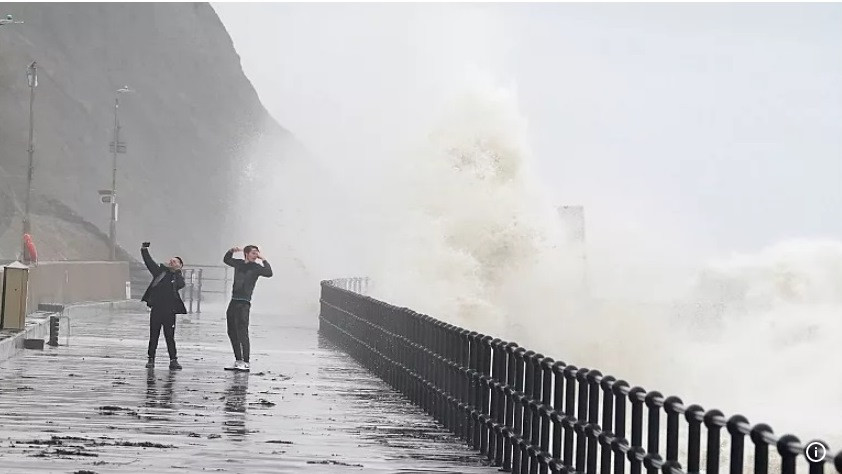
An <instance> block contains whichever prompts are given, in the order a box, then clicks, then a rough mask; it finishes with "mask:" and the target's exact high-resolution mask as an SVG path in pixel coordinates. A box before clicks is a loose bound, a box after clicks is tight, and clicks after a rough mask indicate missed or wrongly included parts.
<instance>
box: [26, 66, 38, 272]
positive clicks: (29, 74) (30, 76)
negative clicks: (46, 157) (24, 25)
mask: <svg viewBox="0 0 842 474" xmlns="http://www.w3.org/2000/svg"><path fill="white" fill-rule="evenodd" d="M26 79H27V82H28V83H29V148H28V149H27V151H28V152H29V169H28V171H27V174H26V204H25V209H24V215H23V233H24V234H31V233H32V232H31V231H32V228H31V226H32V224H31V221H30V216H29V206H30V201H31V199H32V172H33V170H34V165H33V156H34V154H35V146H34V142H33V139H34V133H35V116H34V110H35V109H34V105H35V88H36V87H37V86H38V65H37V64H36V62H35V61H32V64H30V65H29V68H28V69H27V70H26ZM23 255H24V257H25V256H26V255H27V249H26V241H25V240H24V241H23ZM27 260H28V258H27Z"/></svg>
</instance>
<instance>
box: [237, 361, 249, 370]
mask: <svg viewBox="0 0 842 474" xmlns="http://www.w3.org/2000/svg"><path fill="white" fill-rule="evenodd" d="M239 370H240V371H242V372H249V371H250V370H251V367H249V363H248V362H243V363H242V365H240V368H239Z"/></svg>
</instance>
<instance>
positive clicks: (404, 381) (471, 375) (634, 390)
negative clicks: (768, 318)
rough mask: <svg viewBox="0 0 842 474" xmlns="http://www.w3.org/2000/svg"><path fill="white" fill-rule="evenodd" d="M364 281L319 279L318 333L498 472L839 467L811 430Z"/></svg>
mask: <svg viewBox="0 0 842 474" xmlns="http://www.w3.org/2000/svg"><path fill="white" fill-rule="evenodd" d="M367 288H368V280H367V279H364V278H354V279H340V280H331V281H324V282H322V284H321V311H320V316H319V326H320V329H319V330H320V332H321V333H322V334H324V335H325V336H326V337H328V338H329V339H331V340H332V341H333V342H335V343H336V344H337V345H339V346H340V347H341V348H343V349H344V350H345V351H347V352H348V354H350V355H351V356H352V357H353V358H354V359H356V360H357V361H358V362H360V363H361V364H362V365H364V366H365V367H366V368H367V369H368V370H370V371H371V372H373V373H374V374H375V375H377V376H378V377H380V378H382V379H383V380H384V381H385V382H387V383H388V384H389V385H391V386H392V387H393V388H394V389H396V390H398V391H400V392H402V393H403V394H404V395H405V396H406V397H408V399H409V400H410V401H411V402H412V403H414V404H416V405H418V406H420V407H421V408H422V409H424V410H425V411H426V412H427V413H429V414H430V415H432V416H433V417H434V418H435V419H436V420H437V421H438V422H440V423H441V424H443V425H444V426H445V427H446V428H447V429H449V430H450V431H452V432H453V433H455V434H456V435H458V436H459V437H460V438H462V439H463V440H464V441H465V442H466V443H468V444H469V445H470V446H471V447H472V448H474V449H476V450H479V451H480V452H481V453H482V454H483V455H484V456H486V457H488V459H489V460H491V461H492V463H493V465H494V466H497V467H500V468H502V470H503V471H509V472H515V473H523V474H538V473H542V474H543V473H550V472H552V473H587V474H625V473H630V474H640V473H641V472H642V471H643V470H644V469H645V470H646V472H647V474H654V473H657V472H663V473H664V474H679V473H684V472H687V473H699V472H705V473H707V474H718V473H719V472H720V471H725V470H727V471H728V472H730V473H731V474H742V473H743V472H744V470H745V469H746V467H749V468H750V467H752V465H753V471H754V472H755V473H756V474H766V473H769V472H774V473H777V472H780V473H782V474H794V473H795V472H796V470H797V466H798V465H800V464H804V463H805V462H806V465H807V466H808V467H807V469H808V470H809V474H821V473H824V472H825V470H826V469H827V471H828V472H834V470H835V471H836V472H838V473H842V451H840V452H839V453H836V454H835V455H834V454H833V453H831V452H829V448H828V447H827V445H826V444H825V443H823V442H822V441H820V440H815V441H813V440H811V441H810V442H807V443H804V442H802V441H801V440H799V439H798V438H797V437H795V436H793V435H784V436H777V435H775V434H774V432H773V431H772V428H771V427H769V426H768V425H765V424H758V425H751V424H750V423H749V422H748V420H747V419H746V418H745V417H743V416H742V415H734V416H731V417H726V416H725V415H724V414H723V413H722V412H721V411H719V410H707V411H706V410H705V409H703V408H702V407H701V406H699V405H689V406H688V405H685V404H684V402H683V401H682V400H681V399H680V398H678V397H666V396H664V395H662V394H661V393H659V392H657V391H649V392H647V391H646V390H644V389H643V388H641V387H636V386H634V387H633V386H632V385H631V384H629V383H628V382H626V381H624V380H617V379H615V378H614V377H612V376H608V375H603V374H602V373H601V372H600V371H599V370H595V369H587V368H579V367H575V366H573V365H568V364H566V363H564V362H562V361H556V360H553V359H552V358H550V357H545V356H544V355H542V354H537V353H535V352H534V351H530V350H527V349H525V348H523V347H520V346H518V345H517V344H516V343H514V342H507V341H503V340H501V339H499V338H494V337H492V336H488V335H484V334H479V333H477V332H474V331H470V330H467V329H463V328H459V327H456V326H453V325H451V324H447V323H444V322H442V321H439V320H436V319H434V318H432V317H430V316H426V315H423V314H419V313H416V312H414V311H412V310H411V309H408V308H401V307H396V306H392V305H390V304H387V303H384V302H382V301H378V300H376V299H374V298H371V297H369V296H366V295H364V294H361V293H360V292H361V291H362V290H367ZM759 396H762V395H760V394H759ZM829 416H834V415H833V414H829ZM835 416H837V417H839V418H840V422H842V414H836V415H835ZM662 423H665V426H664V425H662ZM644 428H645V429H644ZM703 428H704V429H703ZM703 432H704V438H705V439H704V440H703ZM662 437H663V438H662ZM728 437H730V439H728ZM723 438H725V439H723ZM724 441H728V443H727V445H728V447H729V449H727V450H723V449H722V447H723V445H724V444H725V443H724ZM664 448H665V449H664ZM752 451H753V452H752ZM775 453H777V454H775ZM826 465H828V466H826Z"/></svg>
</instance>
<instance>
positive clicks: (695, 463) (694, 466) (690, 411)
mask: <svg viewBox="0 0 842 474" xmlns="http://www.w3.org/2000/svg"><path fill="white" fill-rule="evenodd" d="M684 417H685V418H686V419H687V423H688V424H689V427H688V428H687V472H699V468H700V467H701V459H702V421H704V417H705V410H704V408H702V407H700V406H699V405H690V406H689V407H687V411H686V412H685V413H684Z"/></svg>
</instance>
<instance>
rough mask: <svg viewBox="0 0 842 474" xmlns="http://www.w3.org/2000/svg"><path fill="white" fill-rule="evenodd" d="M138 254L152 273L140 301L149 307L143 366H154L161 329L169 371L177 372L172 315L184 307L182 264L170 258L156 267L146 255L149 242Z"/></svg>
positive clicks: (155, 263)
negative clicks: (165, 344)
mask: <svg viewBox="0 0 842 474" xmlns="http://www.w3.org/2000/svg"><path fill="white" fill-rule="evenodd" d="M140 255H141V256H142V257H143V263H145V264H146V268H147V269H148V270H149V273H151V274H152V283H150V284H149V288H147V289H146V292H145V293H144V294H143V297H142V298H141V299H140V301H143V302H145V303H146V305H147V306H149V307H150V308H152V311H151V312H150V314H149V350H148V354H147V355H148V356H149V361H148V362H147V363H146V367H147V368H149V369H151V368H153V367H155V352H156V351H157V349H158V339H159V338H160V337H161V329H162V328H163V330H164V339H166V341H167V351H168V352H169V355H170V369H171V370H181V365H180V364H179V363H178V355H177V354H176V350H175V315H176V314H186V313H187V308H185V307H184V301H182V300H181V295H179V294H178V290H180V289H182V288H184V276H183V275H182V274H181V267H183V266H184V262H183V261H182V260H181V257H173V258H171V259H170V260H169V262H167V264H166V265H164V264H163V263H161V264H159V263H157V262H155V260H153V259H152V256H151V255H149V242H144V243H143V245H142V246H141V248H140Z"/></svg>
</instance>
